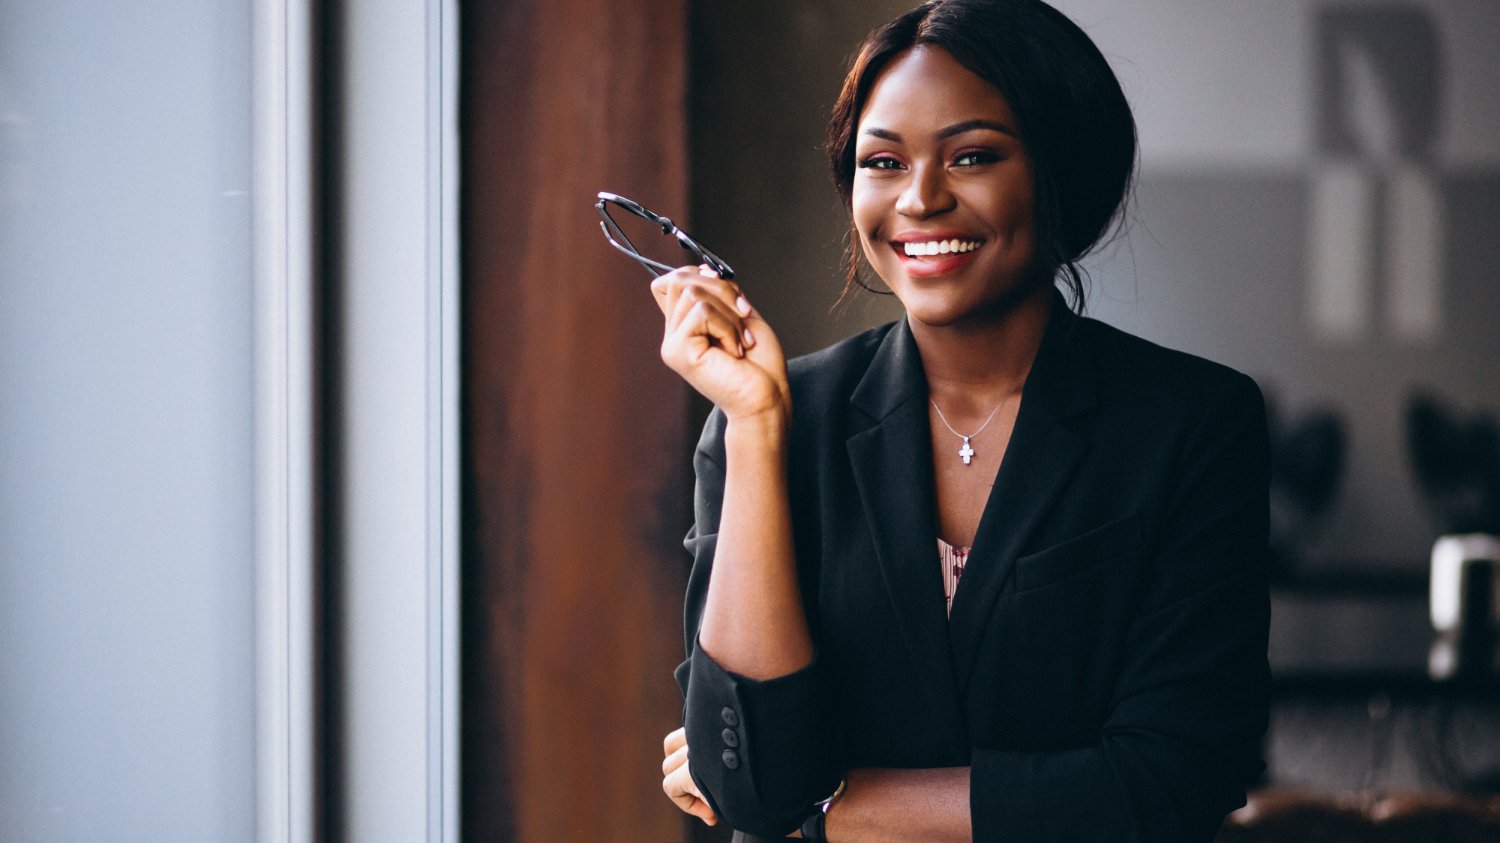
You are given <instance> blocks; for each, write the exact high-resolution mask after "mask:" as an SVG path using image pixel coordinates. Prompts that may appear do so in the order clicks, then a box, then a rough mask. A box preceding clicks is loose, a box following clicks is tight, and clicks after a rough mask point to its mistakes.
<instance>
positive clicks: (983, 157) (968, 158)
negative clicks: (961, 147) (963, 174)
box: [953, 149, 1000, 167]
mask: <svg viewBox="0 0 1500 843" xmlns="http://www.w3.org/2000/svg"><path fill="white" fill-rule="evenodd" d="M999 160H1000V156H998V155H996V154H995V153H993V152H986V151H984V150H981V149H971V150H969V151H968V152H961V153H959V155H958V157H957V158H954V159H953V165H954V166H955V167H978V166H980V165H981V164H993V163H995V162H996V161H999Z"/></svg>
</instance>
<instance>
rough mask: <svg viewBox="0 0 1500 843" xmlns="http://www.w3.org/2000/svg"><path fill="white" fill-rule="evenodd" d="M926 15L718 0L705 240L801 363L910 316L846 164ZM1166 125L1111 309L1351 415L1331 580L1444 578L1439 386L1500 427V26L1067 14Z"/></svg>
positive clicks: (1235, 13)
mask: <svg viewBox="0 0 1500 843" xmlns="http://www.w3.org/2000/svg"><path fill="white" fill-rule="evenodd" d="M910 5H911V4H910V3H908V2H868V3H867V2H853V0H842V2H828V3H819V4H806V3H797V2H789V0H770V2H765V3H758V4H753V5H748V4H718V3H704V2H700V3H696V4H694V7H693V9H694V11H693V15H694V18H693V21H694V27H693V30H692V33H693V38H692V51H693V52H692V57H693V75H692V80H693V85H692V94H691V100H690V102H691V105H692V115H693V124H692V127H693V128H692V135H691V145H692V155H693V165H694V168H693V203H692V208H693V215H694V220H695V233H699V234H701V236H702V238H703V239H704V240H705V241H706V242H707V243H708V244H709V245H710V246H711V247H712V248H714V249H715V250H716V251H718V252H719V253H720V254H721V255H724V256H725V257H726V259H728V260H729V261H730V262H731V263H732V264H734V265H735V267H736V269H737V270H738V271H739V277H740V279H741V280H742V281H743V283H744V286H745V289H746V291H747V293H748V294H749V296H750V297H751V298H752V300H754V301H755V302H756V303H757V304H758V305H759V306H760V307H761V309H762V310H763V311H764V312H765V313H766V314H767V316H768V318H769V319H771V321H772V323H773V324H774V325H775V326H776V327H777V330H778V331H779V332H780V333H781V335H782V337H783V340H784V342H785V344H786V345H787V347H788V349H789V351H790V352H792V353H803V352H808V351H812V350H814V349H816V348H819V347H822V346H824V345H826V344H828V343H830V342H833V341H835V340H837V339H839V338H842V337H844V336H847V335H849V334H851V333H854V332H856V331H858V330H860V329H862V328H864V327H866V326H868V325H872V324H876V323H879V322H882V321H886V320H889V319H892V318H896V317H897V316H898V315H899V311H898V310H897V309H896V307H895V305H894V303H893V302H892V301H890V300H889V298H881V297H875V296H871V295H868V294H859V295H856V296H854V297H853V298H852V300H851V301H850V302H849V303H847V304H846V305H845V306H843V307H841V308H838V309H834V310H833V311H832V312H830V308H832V307H833V304H834V302H835V301H836V299H837V298H838V291H839V288H840V286H841V283H842V282H841V277H842V272H841V270H840V268H839V260H840V252H841V238H842V236H843V233H844V231H845V225H846V223H845V219H846V218H845V215H844V213H843V211H842V208H841V207H840V205H839V202H838V200H837V198H836V195H835V193H834V190H833V187H832V182H831V180H830V179H829V177H828V175H827V165H826V163H825V160H824V157H823V155H822V152H821V149H820V144H821V142H822V132H823V125H824V121H825V119H826V115H827V113H828V110H829V108H830V106H831V105H832V103H833V100H834V98H835V96H836V94H837V91H838V86H839V82H840V79H841V77H842V71H843V68H844V67H845V60H846V57H847V56H848V55H849V54H850V53H851V52H852V51H853V49H854V48H855V46H857V44H858V41H859V40H860V39H861V38H862V37H863V35H864V33H865V32H866V31H868V29H869V28H870V27H872V26H873V25H876V24H878V23H880V22H882V21H884V20H886V19H888V18H890V17H891V16H893V15H894V14H896V13H898V12H900V11H902V10H904V9H906V8H908V7H909V6H910ZM1056 5H1058V7H1059V8H1061V9H1062V10H1063V11H1064V12H1066V13H1068V14H1069V15H1070V16H1071V17H1073V18H1074V19H1075V20H1076V21H1078V22H1079V23H1080V25H1082V26H1083V28H1084V29H1085V30H1086V31H1087V32H1089V33H1090V35H1091V36H1092V37H1093V38H1094V39H1095V41H1096V43H1098V44H1099V46H1100V48H1101V50H1102V51H1103V52H1104V53H1105V55H1106V56H1107V57H1108V58H1109V59H1110V61H1111V63H1112V65H1113V66H1114V67H1115V70H1116V73H1117V74H1118V75H1119V77H1120V79H1121V81H1122V84H1123V85H1124V87H1125V89H1126V93H1127V95H1128V96H1129V97H1130V99H1131V102H1132V105H1133V107H1134V109H1135V112H1136V118H1137V121H1138V123H1139V130H1140V138H1141V159H1142V170H1141V176H1140V181H1139V184H1138V187H1137V191H1136V197H1135V202H1134V204H1133V205H1132V206H1131V208H1130V210H1129V218H1128V221H1127V227H1126V233H1125V236H1124V237H1123V238H1121V239H1119V240H1118V241H1116V242H1115V243H1114V244H1113V245H1112V246H1110V247H1108V248H1106V249H1105V250H1103V252H1102V253H1101V254H1100V255H1099V256H1097V257H1095V258H1094V259H1092V260H1091V261H1090V262H1089V263H1088V266H1089V268H1090V270H1091V272H1092V276H1093V283H1092V286H1091V299H1090V303H1089V310H1090V312H1091V314H1092V315H1094V316H1097V317H1098V318H1101V319H1103V320H1105V321H1107V322H1110V323H1113V324H1116V325H1119V326H1120V327H1122V328H1125V329H1126V330H1129V331H1132V332H1134V333H1137V334H1140V335H1142V336H1145V337H1147V338H1150V339H1153V340H1156V341H1158V342H1161V343H1163V344H1165V345H1169V346H1172V347H1175V348H1180V349H1184V350H1187V351H1191V352H1194V353H1197V354H1201V355H1204V356H1207V357H1209V358H1212V359H1215V360H1219V361H1221V362H1224V363H1227V364H1229V365H1232V366H1235V367H1237V368H1240V369H1242V370H1244V371H1246V372H1247V373H1249V374H1251V375H1252V376H1254V377H1255V378H1256V379H1257V380H1258V381H1259V382H1260V383H1261V385H1262V387H1263V388H1264V389H1265V390H1266V391H1267V393H1268V394H1269V395H1270V396H1271V398H1272V399H1273V401H1274V403H1275V405H1276V406H1277V408H1278V410H1279V412H1280V413H1281V415H1282V416H1283V417H1285V418H1287V419H1290V420H1291V422H1293V423H1295V422H1297V421H1300V420H1301V419H1302V418H1304V417H1305V416H1306V415H1307V414H1308V413H1309V412H1311V411H1314V410H1320V409H1322V410H1330V411H1332V412H1335V413H1337V414H1338V416H1339V417H1340V419H1341V420H1342V423H1343V425H1344V429H1345V435H1346V442H1347V448H1346V452H1345V464H1346V470H1345V472H1344V473H1343V476H1342V477H1341V480H1340V483H1339V486H1338V489H1337V490H1336V493H1335V497H1334V499H1333V502H1332V504H1331V507H1330V509H1329V511H1328V512H1327V513H1326V515H1325V516H1323V517H1322V518H1321V519H1319V520H1317V521H1316V522H1315V523H1311V524H1310V527H1309V529H1307V530H1306V531H1305V536H1306V539H1307V540H1306V541H1305V542H1303V543H1301V545H1300V546H1299V547H1298V548H1297V549H1298V551H1299V553H1300V555H1301V556H1303V557H1305V558H1304V561H1303V563H1302V564H1303V565H1304V566H1305V568H1306V569H1307V570H1310V571H1318V570H1331V569H1335V568H1337V569H1348V568H1350V567H1355V568H1361V569H1364V570H1374V571H1382V572H1390V571H1404V572H1416V573H1420V572H1422V571H1424V570H1425V566H1426V564H1427V563H1426V560H1427V554H1428V552H1429V548H1430V547H1431V543H1432V540H1433V538H1434V537H1435V536H1436V535H1437V534H1438V532H1439V530H1440V529H1441V525H1440V524H1439V523H1438V522H1437V521H1436V520H1435V519H1434V518H1432V517H1431V516H1430V515H1429V514H1428V512H1427V511H1426V508H1425V506H1424V503H1423V501H1422V500H1421V499H1420V498H1419V496H1418V494H1417V493H1416V492H1415V491H1414V489H1413V481H1414V476H1413V474H1412V471H1411V466H1410V464H1409V461H1408V458H1407V455H1406V452H1405V445H1404V439H1403V437H1404V435H1405V429H1404V421H1403V419H1404V412H1405V407H1406V401H1407V398H1408V397H1409V395H1410V394H1411V392H1412V391H1413V390H1414V389H1423V390H1427V391H1430V392H1431V393H1433V394H1435V395H1436V396H1438V397H1440V398H1441V399H1443V400H1444V401H1445V402H1447V403H1449V404H1450V405H1451V406H1452V407H1453V408H1455V410H1456V411H1458V412H1460V413H1470V412H1475V411H1478V410H1487V411H1488V412H1490V413H1491V414H1494V413H1496V412H1500V332H1497V331H1496V330H1494V326H1493V323H1494V315H1495V314H1496V313H1500V285H1496V284H1494V283H1493V282H1492V281H1491V280H1490V275H1491V273H1492V271H1493V270H1492V267H1494V266H1495V265H1497V263H1500V260H1497V259H1500V253H1497V251H1500V237H1496V234H1497V233H1500V232H1497V230H1496V229H1497V222H1496V220H1497V219H1500V83H1497V82H1496V81H1495V80H1496V79H1500V53H1497V52H1496V51H1495V50H1494V48H1493V45H1494V44H1495V43H1497V42H1500V5H1496V4H1494V3H1491V2H1487V0H1451V1H1450V0H1445V2H1438V0H1407V2H1402V3H1395V4H1392V3H1375V2H1361V1H1360V0H1355V2H1347V1H1342V0H1341V2H1337V3H1335V2H1331V0H1329V2H1323V0H1295V1H1293V0H1288V2H1281V3H1236V2H1229V0H1216V2H1207V3H1204V2H1193V0H1148V1H1147V2H1139V3H1131V4H1128V5H1124V4H1119V3H1115V2H1108V0H1060V1H1059V2H1058V3H1057V4H1056Z"/></svg>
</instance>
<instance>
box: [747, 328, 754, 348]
mask: <svg viewBox="0 0 1500 843" xmlns="http://www.w3.org/2000/svg"><path fill="white" fill-rule="evenodd" d="M745 345H746V346H747V347H748V346H752V345H755V335H754V334H752V333H750V329H749V328H746V329H745Z"/></svg>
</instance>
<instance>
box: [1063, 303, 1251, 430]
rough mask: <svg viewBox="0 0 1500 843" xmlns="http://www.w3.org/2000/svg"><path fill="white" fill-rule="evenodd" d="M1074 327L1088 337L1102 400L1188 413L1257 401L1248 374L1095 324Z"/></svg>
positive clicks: (1085, 322)
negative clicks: (1127, 401)
mask: <svg viewBox="0 0 1500 843" xmlns="http://www.w3.org/2000/svg"><path fill="white" fill-rule="evenodd" d="M1076 328H1077V330H1078V331H1080V332H1081V333H1082V334H1083V335H1084V336H1086V337H1087V338H1088V343H1087V344H1088V345H1089V346H1091V348H1092V354H1091V357H1092V358H1093V364H1094V366H1095V367H1096V371H1097V383H1098V384H1099V388H1100V389H1101V391H1102V392H1103V393H1104V395H1105V397H1106V398H1107V397H1109V396H1111V395H1113V396H1116V397H1129V398H1130V399H1133V400H1134V401H1140V402H1145V403H1149V404H1151V405H1154V406H1156V407H1159V408H1161V409H1162V410H1163V411H1165V410H1168V408H1171V407H1178V408H1181V409H1182V410H1185V411H1188V412H1193V411H1195V410H1201V409H1202V408H1203V407H1204V405H1205V404H1206V403H1211V402H1222V401H1228V402H1231V403H1237V404H1242V405H1245V406H1246V407H1247V408H1248V407H1259V406H1260V405H1261V402H1262V398H1261V393H1260V388H1259V386H1257V385H1256V383H1255V381H1254V379H1252V378H1251V377H1250V376H1249V375H1246V374H1245V373H1243V372H1241V371H1239V370H1237V369H1235V368H1233V367H1231V366H1228V365H1225V364H1224V363H1219V362H1216V361H1213V360H1210V359H1208V358H1206V357H1202V356H1199V355H1197V354H1192V353H1189V352H1187V351H1181V350H1178V349H1174V348H1169V347H1167V346H1164V345H1161V344H1159V343H1156V342H1154V341H1152V340H1149V339H1146V338H1144V337H1140V336H1136V335H1135V334H1131V333H1128V332H1126V331H1124V330H1121V329H1120V328H1117V327H1115V326H1113V325H1110V324H1108V323H1106V322H1101V321H1099V320H1097V319H1092V318H1088V317H1079V318H1077V320H1076Z"/></svg>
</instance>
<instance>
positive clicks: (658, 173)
mask: <svg viewBox="0 0 1500 843" xmlns="http://www.w3.org/2000/svg"><path fill="white" fill-rule="evenodd" d="M685 27H686V21H685V11H684V4H683V0H616V2H610V3H598V2H588V0H511V2H490V3H470V4H466V5H465V6H464V9H463V22H462V29H463V38H464V43H463V74H464V80H463V86H462V98H463V103H462V109H463V112H462V113H463V119H464V125H463V138H464V140H463V154H464V162H463V165H464V174H463V191H464V199H463V215H464V218H463V246H462V254H463V273H464V285H465V289H466V292H465V305H464V307H465V312H464V315H465V342H464V346H465V356H464V368H465V374H464V378H465V402H466V406H465V416H464V421H465V445H466V457H465V461H466V465H465V477H464V484H465V505H466V511H465V522H466V524H465V572H464V584H463V588H464V592H465V593H464V612H465V621H464V648H465V653H464V674H465V680H464V688H463V694H464V721H463V735H464V737H463V752H464V758H463V801H464V808H463V823H464V839H466V840H473V841H511V840H515V841H528V842H529V841H537V843H544V842H545V843H550V842H551V841H565V840H579V841H600V840H611V841H614V840H620V841H630V840H640V841H653V842H654V841H671V840H682V839H684V834H685V827H686V826H685V823H684V820H683V816H682V815H681V814H680V813H678V812H677V811H676V810H675V809H674V808H673V807H672V806H671V804H670V803H669V802H668V801H667V800H666V798H665V797H664V796H663V795H662V793H661V788H660V769H659V764H660V759H661V738H662V736H663V735H664V734H665V733H666V731H667V730H668V729H670V728H673V727H674V726H675V725H676V721H677V719H678V715H679V713H680V706H681V699H680V697H679V695H678V692H677V689H676V686H675V684H674V683H673V681H672V678H671V670H672V668H673V667H674V666H675V665H676V663H677V662H678V661H679V659H680V658H681V653H682V633H681V628H682V627H681V604H682V592H683V587H684V584H685V581H686V565H687V563H686V559H685V556H684V554H683V552H682V550H681V545H680V540H681V536H682V533H683V531H684V530H685V529H686V526H687V523H688V518H689V506H688V500H689V493H690V482H691V481H690V474H689V463H690V455H691V447H692V441H693V437H692V436H691V435H690V434H689V433H688V431H687V429H686V428H687V425H686V417H687V413H688V396H687V393H686V387H685V386H684V385H683V384H682V383H681V382H680V381H679V380H677V379H676V377H675V376H674V375H672V374H671V373H670V372H669V371H667V369H666V368H665V367H664V366H663V365H662V364H661V362H660V358H659V357H658V351H657V347H658V343H659V341H660V334H661V327H660V324H661V323H660V317H659V315H658V313H657V311H656V308H655V305H654V304H653V303H652V300H651V295H650V293H649V290H648V289H647V280H646V277H645V273H642V272H640V271H639V269H637V268H636V267H634V266H632V265H630V264H629V263H628V262H627V261H626V260H625V259H624V258H622V257H621V256H620V255H618V254H617V253H615V252H613V251H612V250H610V249H609V248H608V246H607V245H606V244H605V242H604V240H603V238H602V237H601V235H600V233H599V229H598V225H597V223H596V219H597V217H596V215H595V213H594V210H593V208H592V202H593V195H594V193H595V192H597V191H598V190H601V189H606V190H612V191H616V192H620V193H624V194H626V195H629V196H632V197H635V198H638V199H640V200H641V201H643V202H646V203H647V204H649V205H652V206H653V207H657V208H659V209H660V210H661V211H662V212H663V213H667V214H671V215H673V216H674V217H675V216H678V215H680V214H682V213H683V212H684V211H685V210H686V206H687V197H688V190H687V187H688V181H687V161H686V142H685V131H686V129H685V126H686V118H685V113H684V108H685V106H684V100H685V93H684V92H685V75H686V68H685V46H684V45H685V37H686V30H685Z"/></svg>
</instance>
